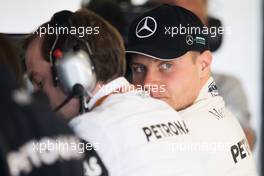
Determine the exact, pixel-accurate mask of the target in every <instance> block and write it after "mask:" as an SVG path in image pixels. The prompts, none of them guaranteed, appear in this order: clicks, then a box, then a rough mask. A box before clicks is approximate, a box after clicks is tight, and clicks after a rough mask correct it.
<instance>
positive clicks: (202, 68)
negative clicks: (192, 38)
mask: <svg viewBox="0 0 264 176" xmlns="http://www.w3.org/2000/svg"><path fill="white" fill-rule="evenodd" d="M197 61H198V62H199V73H200V74H199V75H200V78H204V77H208V76H209V75H210V74H211V63H212V53H211V52H210V51H209V50H206V51H204V52H202V53H201V54H200V55H199V56H198V58H197Z"/></svg>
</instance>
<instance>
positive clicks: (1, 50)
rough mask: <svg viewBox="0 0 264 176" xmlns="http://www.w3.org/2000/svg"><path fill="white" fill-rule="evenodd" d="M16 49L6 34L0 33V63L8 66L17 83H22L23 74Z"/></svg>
mask: <svg viewBox="0 0 264 176" xmlns="http://www.w3.org/2000/svg"><path fill="white" fill-rule="evenodd" d="M17 53H18V51H17V50H16V48H15V47H14V46H13V45H12V44H11V42H10V41H9V40H8V38H7V36H6V35H4V34H1V33H0V65H4V66H6V67H8V69H9V70H10V71H12V72H13V73H14V75H15V76H16V81H17V83H18V85H20V86H21V85H22V82H23V74H22V68H21V64H20V62H19V59H18V54H17Z"/></svg>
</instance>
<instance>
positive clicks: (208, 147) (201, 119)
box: [179, 78, 257, 176]
mask: <svg viewBox="0 0 264 176" xmlns="http://www.w3.org/2000/svg"><path fill="white" fill-rule="evenodd" d="M179 113H180V115H181V117H182V118H183V119H184V120H185V121H186V123H187V124H188V126H189V129H190V131H192V132H193V135H194V139H195V140H194V143H195V144H198V146H199V147H200V149H201V153H203V163H202V167H203V168H204V170H205V171H206V173H205V174H206V175H214V176H244V175H245V176H246V175H247V176H255V175H257V173H256V168H255V164H254V161H253V157H252V153H251V151H250V149H249V145H248V142H247V139H246V137H245V134H244V132H243V130H242V128H241V126H240V124H239V122H238V120H237V118H236V117H234V116H233V114H232V113H231V112H230V111H229V110H228V109H227V108H226V107H225V103H224V101H223V99H222V97H220V96H219V95H218V90H217V87H216V84H215V82H214V80H213V78H210V79H209V80H208V82H207V83H206V84H205V86H204V87H203V88H202V90H201V92H200V94H199V96H198V98H197V99H196V101H195V103H194V104H193V105H192V106H190V107H189V108H187V109H185V110H182V111H180V112H179Z"/></svg>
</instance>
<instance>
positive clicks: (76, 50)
mask: <svg viewBox="0 0 264 176" xmlns="http://www.w3.org/2000/svg"><path fill="white" fill-rule="evenodd" d="M72 15H73V13H72V12H71V11H67V10H63V11H60V12H57V13H55V14H54V15H53V17H52V18H51V21H50V24H51V26H53V27H68V28H70V27H71V21H70V17H71V16H72ZM70 37H73V38H74V39H76V40H77V41H79V42H80V43H82V44H83V45H84V46H85V48H86V49H87V51H85V50H83V49H81V47H75V46H74V47H71V48H67V50H65V49H64V50H62V49H61V48H57V47H56V45H57V43H58V41H59V39H60V34H58V33H57V32H56V38H55V41H54V42H53V44H52V46H51V49H50V52H49V60H50V63H51V65H52V67H51V71H52V77H53V82H54V86H59V87H60V88H61V89H62V90H63V91H64V93H65V94H66V95H67V96H68V97H67V98H66V99H65V101H63V102H62V103H61V104H60V105H59V106H58V107H57V108H56V109H55V111H58V110H59V109H60V108H62V107H63V106H64V105H65V104H67V103H68V102H69V101H70V100H71V99H72V98H74V97H78V98H79V99H80V113H84V112H85V111H87V101H86V99H85V97H91V96H92V94H91V92H92V91H93V90H94V88H95V86H96V82H97V80H96V74H95V65H94V64H93V53H92V50H91V48H90V45H89V43H88V41H86V40H84V39H81V38H79V37H78V36H76V35H72V34H71V35H69V38H70ZM67 41H68V38H66V40H65V45H66V44H67Z"/></svg>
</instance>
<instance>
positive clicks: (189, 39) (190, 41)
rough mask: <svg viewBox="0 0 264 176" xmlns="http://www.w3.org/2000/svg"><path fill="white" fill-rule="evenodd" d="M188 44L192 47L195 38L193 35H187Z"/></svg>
mask: <svg viewBox="0 0 264 176" xmlns="http://www.w3.org/2000/svg"><path fill="white" fill-rule="evenodd" d="M186 43H187V44H188V45H192V44H193V37H192V36H191V35H187V36H186Z"/></svg>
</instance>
